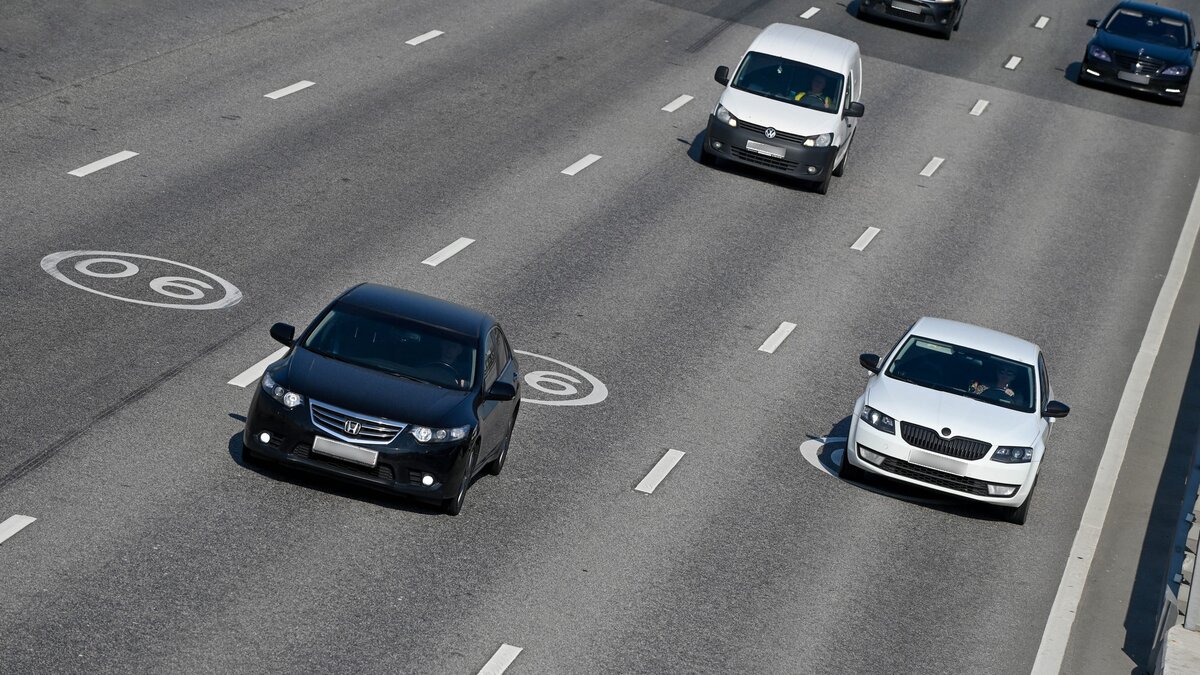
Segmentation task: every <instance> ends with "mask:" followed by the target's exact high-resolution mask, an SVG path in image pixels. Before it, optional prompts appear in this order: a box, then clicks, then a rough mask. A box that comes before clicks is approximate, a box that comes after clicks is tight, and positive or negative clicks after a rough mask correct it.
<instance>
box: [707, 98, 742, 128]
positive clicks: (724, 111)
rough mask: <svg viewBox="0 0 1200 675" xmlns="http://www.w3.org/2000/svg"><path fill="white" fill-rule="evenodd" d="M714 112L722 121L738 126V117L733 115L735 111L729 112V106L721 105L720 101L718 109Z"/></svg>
mask: <svg viewBox="0 0 1200 675" xmlns="http://www.w3.org/2000/svg"><path fill="white" fill-rule="evenodd" d="M713 114H714V115H716V116H717V119H718V120H721V121H722V122H724V123H726V124H728V125H729V126H731V127H736V126H737V118H736V117H734V116H733V113H731V112H729V109H728V108H726V107H725V106H723V105H721V104H720V103H718V104H717V110H716V112H715V113H713Z"/></svg>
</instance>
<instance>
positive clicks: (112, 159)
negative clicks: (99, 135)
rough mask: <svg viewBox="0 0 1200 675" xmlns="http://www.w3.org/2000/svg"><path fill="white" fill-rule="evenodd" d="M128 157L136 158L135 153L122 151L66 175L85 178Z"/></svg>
mask: <svg viewBox="0 0 1200 675" xmlns="http://www.w3.org/2000/svg"><path fill="white" fill-rule="evenodd" d="M130 157H137V153H136V152H130V151H129V150H122V151H120V152H118V153H117V154H115V155H109V156H108V157H105V158H104V159H98V160H96V161H94V162H92V163H91V164H88V165H85V166H81V167H79V168H78V169H75V170H74V171H68V172H67V173H69V174H71V175H72V176H80V177H82V176H86V175H88V174H89V173H92V172H94V171H99V170H100V169H103V168H104V167H106V166H112V165H113V164H116V163H117V162H124V161H125V160H127V159H129V158H130Z"/></svg>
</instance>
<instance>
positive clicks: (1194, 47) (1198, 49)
mask: <svg viewBox="0 0 1200 675" xmlns="http://www.w3.org/2000/svg"><path fill="white" fill-rule="evenodd" d="M1192 51H1194V52H1200V42H1197V43H1196V44H1194V45H1192Z"/></svg>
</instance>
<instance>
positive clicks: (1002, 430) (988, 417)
mask: <svg viewBox="0 0 1200 675" xmlns="http://www.w3.org/2000/svg"><path fill="white" fill-rule="evenodd" d="M865 403H866V404H867V405H869V406H871V407H872V408H875V409H876V410H878V411H879V412H881V413H883V414H885V415H889V416H891V417H892V418H893V419H895V420H896V421H897V422H901V421H903V422H911V423H913V424H919V425H921V426H923V427H928V428H930V429H933V430H934V431H936V432H938V433H939V434H940V433H941V431H942V429H944V428H946V427H949V429H950V437H954V436H965V437H967V438H973V439H975V440H979V441H984V442H987V443H991V444H992V445H1013V446H1018V447H1029V446H1031V445H1033V442H1034V440H1035V439H1036V438H1037V435H1038V424H1037V423H1038V416H1037V413H1023V412H1018V411H1016V410H1011V409H1009V408H1002V407H1000V406H998V405H992V404H991V403H985V402H983V401H977V400H975V399H972V398H968V397H966V396H959V395H958V394H951V393H948V392H943V391H938V390H936V389H929V388H926V387H920V386H917V385H915V384H909V383H907V382H902V381H900V380H896V379H892V378H890V377H887V376H886V375H883V374H880V375H877V376H875V377H872V378H871V381H870V383H869V384H868V385H867V392H866V398H865ZM899 431H900V430H899V429H897V430H896V432H897V433H899Z"/></svg>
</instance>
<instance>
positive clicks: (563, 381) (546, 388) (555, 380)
mask: <svg viewBox="0 0 1200 675" xmlns="http://www.w3.org/2000/svg"><path fill="white" fill-rule="evenodd" d="M513 352H515V353H517V354H521V355H522V356H527V357H530V358H533V359H541V360H543V361H548V362H550V363H553V364H554V365H556V366H561V367H562V368H565V369H567V370H569V371H571V372H572V373H575V374H576V375H579V376H581V377H582V378H583V379H580V378H579V377H575V375H570V374H568V373H556V372H554V371H552V370H530V371H529V372H527V373H525V374H524V375H522V376H521V379H522V380H524V381H525V384H526V385H528V389H526V390H525V392H524V393H522V394H521V400H522V401H524V402H526V403H537V404H539V405H559V406H562V405H594V404H596V403H599V402H601V401H603V400H604V399H606V398H608V387H607V386H605V384H604V383H603V382H601V381H600V378H598V377H596V376H595V375H592V374H591V373H589V372H587V371H586V370H584V369H583V368H580V367H578V366H573V365H571V364H569V363H567V362H565V361H559V360H558V359H552V358H550V357H549V356H542V355H541V354H534V353H533V352H525V351H521V350H520V349H514V350H513ZM521 363H522V364H524V365H523V366H522V368H527V367H529V361H528V360H527V359H521ZM584 382H587V383H588V385H590V386H591V389H592V391H591V392H589V393H588V394H586V395H585V396H583V397H582V398H571V397H577V396H579V387H577V386H575V385H579V384H583V383H584ZM529 389H533V390H535V391H539V392H541V393H543V394H549V395H551V396H555V397H557V398H553V399H537V398H529Z"/></svg>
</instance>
